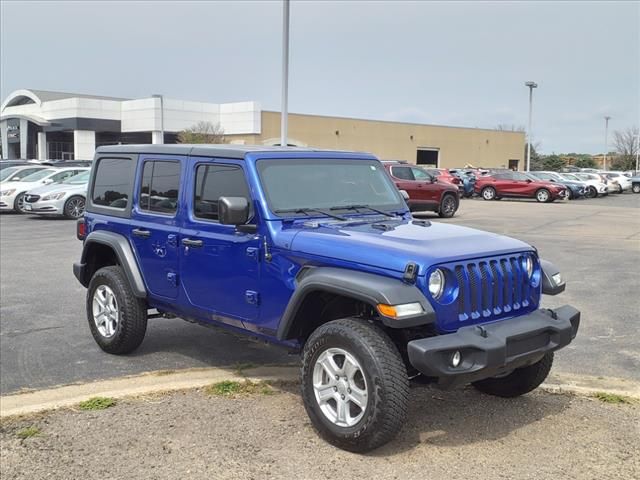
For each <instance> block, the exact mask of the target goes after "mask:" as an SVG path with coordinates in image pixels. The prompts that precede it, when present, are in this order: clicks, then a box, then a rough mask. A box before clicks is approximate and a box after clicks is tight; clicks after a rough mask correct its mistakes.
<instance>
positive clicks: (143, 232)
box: [131, 228, 151, 238]
mask: <svg viewBox="0 0 640 480" xmlns="http://www.w3.org/2000/svg"><path fill="white" fill-rule="evenodd" d="M131 233H133V234H134V235H135V236H136V237H140V238H149V237H150V236H151V232H150V231H149V230H142V229H141V228H134V229H133V230H131Z"/></svg>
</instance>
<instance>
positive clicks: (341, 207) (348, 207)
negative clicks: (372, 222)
mask: <svg viewBox="0 0 640 480" xmlns="http://www.w3.org/2000/svg"><path fill="white" fill-rule="evenodd" d="M362 208H366V209H368V210H371V211H372V212H376V213H379V214H381V215H385V216H387V217H395V216H396V215H395V214H394V213H389V212H385V211H384V210H379V209H377V208H373V207H370V206H369V205H339V206H336V207H331V208H330V209H329V210H360V209H362Z"/></svg>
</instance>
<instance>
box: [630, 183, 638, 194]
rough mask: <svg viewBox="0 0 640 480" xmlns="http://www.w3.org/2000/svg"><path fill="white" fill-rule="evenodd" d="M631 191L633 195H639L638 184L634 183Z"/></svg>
mask: <svg viewBox="0 0 640 480" xmlns="http://www.w3.org/2000/svg"><path fill="white" fill-rule="evenodd" d="M631 189H632V190H633V193H640V183H634V184H633V187H631Z"/></svg>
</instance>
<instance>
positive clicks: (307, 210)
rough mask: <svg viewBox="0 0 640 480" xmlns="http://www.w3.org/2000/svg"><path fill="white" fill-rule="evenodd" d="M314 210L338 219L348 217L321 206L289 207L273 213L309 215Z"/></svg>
mask: <svg viewBox="0 0 640 480" xmlns="http://www.w3.org/2000/svg"><path fill="white" fill-rule="evenodd" d="M313 212H315V213H321V214H322V215H325V216H327V217H331V218H335V219H336V220H346V218H344V217H341V216H339V215H334V214H333V213H330V212H326V211H324V210H322V209H320V208H287V209H280V210H275V211H274V212H273V213H304V214H306V215H309V214H310V213H313Z"/></svg>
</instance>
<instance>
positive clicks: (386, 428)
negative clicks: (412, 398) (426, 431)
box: [301, 318, 409, 453]
mask: <svg viewBox="0 0 640 480" xmlns="http://www.w3.org/2000/svg"><path fill="white" fill-rule="evenodd" d="M330 348H340V349H343V350H345V351H347V352H349V354H350V355H352V356H353V357H354V358H355V359H356V360H357V361H358V362H359V363H360V365H361V366H363V368H362V373H363V375H364V377H365V380H366V382H367V393H368V395H367V406H366V409H365V412H364V416H363V417H362V418H361V419H360V421H358V423H356V424H355V425H353V426H351V427H346V426H345V427H342V426H338V425H336V424H334V423H333V422H331V421H330V420H329V419H328V418H327V417H326V416H325V414H324V413H323V412H322V410H321V409H320V406H319V404H318V401H317V400H316V397H315V393H314V387H313V369H314V366H315V364H316V361H317V359H318V357H319V356H320V355H321V354H322V353H323V352H325V351H326V350H328V349H330ZM301 388H302V398H303V401H304V406H305V409H306V410H307V414H308V415H309V418H310V419H311V423H312V424H313V426H314V428H315V429H316V430H317V431H318V433H319V434H320V436H321V437H323V438H324V439H325V440H326V441H327V442H329V443H331V444H333V445H335V446H336V447H338V448H342V449H344V450H348V451H351V452H358V453H363V452H368V451H370V450H373V449H375V448H378V447H380V446H382V445H384V444H385V443H387V442H389V441H390V440H391V439H393V438H394V437H395V436H396V435H397V433H398V432H399V431H400V430H401V429H402V426H403V425H404V422H405V419H406V416H407V404H408V400H409V380H408V376H407V370H406V367H405V365H404V363H403V361H402V357H401V356H400V353H399V352H398V349H397V348H396V346H395V345H394V343H393V342H392V341H391V339H390V338H389V336H388V335H387V334H385V333H384V332H383V331H382V329H380V328H379V327H377V326H375V325H373V324H372V323H369V322H367V321H364V320H358V319H354V318H344V319H340V320H334V321H331V322H328V323H325V324H324V325H321V326H320V327H318V328H317V329H316V330H315V331H314V332H313V333H312V334H311V336H310V337H309V339H308V340H307V342H306V344H305V346H304V350H303V354H302V368H301Z"/></svg>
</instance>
